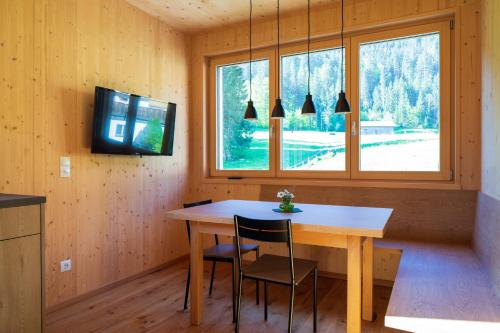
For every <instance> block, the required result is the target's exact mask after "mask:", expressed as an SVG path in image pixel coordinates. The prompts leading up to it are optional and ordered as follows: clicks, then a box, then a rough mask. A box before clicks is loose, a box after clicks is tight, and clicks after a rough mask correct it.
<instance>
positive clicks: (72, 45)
mask: <svg viewBox="0 0 500 333" xmlns="http://www.w3.org/2000/svg"><path fill="white" fill-rule="evenodd" d="M188 63H189V39H188V38H187V37H186V36H184V35H183V34H182V33H180V32H178V31H176V30H174V29H172V28H171V27H169V26H168V25H166V24H165V23H162V22H160V21H159V20H158V19H156V18H153V17H151V16H149V15H147V14H145V13H144V12H141V11H140V10H138V9H136V8H135V7H132V6H131V5H129V4H127V3H126V2H125V1H124V0H16V1H12V0H0V66H1V67H0V96H1V97H0V125H1V129H0V142H2V144H1V146H0V149H1V156H2V158H1V159H0V191H1V192H11V193H35V194H44V195H46V196H47V210H46V292H47V295H46V296H47V305H48V306H53V305H55V304H58V303H60V302H63V301H65V300H68V299H70V298H73V297H75V296H78V295H82V294H84V293H87V292H90V291H93V290H95V289H96V288H99V287H103V286H105V285H107V284H110V283H112V282H115V281H117V280H120V279H123V278H126V277H128V276H131V275H134V274H136V273H139V272H142V271H144V270H146V269H148V268H152V267H155V266H158V265H160V264H162V263H164V262H166V261H169V260H171V259H174V258H176V257H179V256H180V255H183V254H185V253H186V252H187V244H186V243H187V242H184V241H182V242H181V241H180V240H181V239H182V240H184V239H185V231H184V228H183V227H182V225H181V224H172V223H167V221H166V220H165V219H164V218H163V213H164V212H165V211H167V210H168V209H172V208H177V207H179V205H180V204H181V203H182V201H183V197H184V195H185V192H186V190H187V185H188V184H187V179H188V178H187V164H188V153H187V145H188V86H189V84H188V82H189V71H188ZM95 85H101V86H107V87H111V88H115V89H118V90H123V91H129V92H134V93H137V94H141V95H146V96H152V97H154V98H158V99H162V100H165V101H172V102H176V103H177V105H178V108H177V121H176V133H175V150H174V156H173V157H144V158H139V157H123V156H106V155H91V154H90V135H91V121H92V112H93V93H94V87H95ZM60 156H70V157H71V163H72V168H71V178H59V157H60ZM65 258H71V259H72V260H73V269H72V271H71V272H67V273H60V269H59V261H60V260H63V259H65Z"/></svg>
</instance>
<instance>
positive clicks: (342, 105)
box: [335, 0, 351, 113]
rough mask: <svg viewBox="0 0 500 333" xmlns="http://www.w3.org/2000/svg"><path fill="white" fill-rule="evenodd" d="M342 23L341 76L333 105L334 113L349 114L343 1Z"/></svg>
mask: <svg viewBox="0 0 500 333" xmlns="http://www.w3.org/2000/svg"><path fill="white" fill-rule="evenodd" d="M341 16H342V22H341V27H340V38H341V40H342V49H341V51H342V62H341V66H340V70H341V74H340V93H339V99H338V101H337V105H335V113H349V112H351V107H350V106H349V102H348V101H347V98H346V97H345V92H344V90H343V89H344V0H342V15H341Z"/></svg>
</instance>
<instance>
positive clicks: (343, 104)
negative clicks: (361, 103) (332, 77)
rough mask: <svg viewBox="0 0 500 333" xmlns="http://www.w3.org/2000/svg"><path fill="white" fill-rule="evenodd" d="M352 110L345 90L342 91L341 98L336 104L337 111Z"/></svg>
mask: <svg viewBox="0 0 500 333" xmlns="http://www.w3.org/2000/svg"><path fill="white" fill-rule="evenodd" d="M346 112H351V107H350V106H349V102H348V101H347V98H346V97H345V92H343V91H340V93H339V100H338V101H337V105H335V113H346Z"/></svg>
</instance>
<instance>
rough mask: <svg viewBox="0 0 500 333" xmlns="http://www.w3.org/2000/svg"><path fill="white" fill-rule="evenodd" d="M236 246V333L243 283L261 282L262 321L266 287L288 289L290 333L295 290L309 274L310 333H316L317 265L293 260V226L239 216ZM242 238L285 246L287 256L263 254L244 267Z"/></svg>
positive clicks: (266, 301) (236, 229)
mask: <svg viewBox="0 0 500 333" xmlns="http://www.w3.org/2000/svg"><path fill="white" fill-rule="evenodd" d="M234 226H235V234H236V246H237V252H238V267H239V271H240V274H239V275H240V276H239V284H238V285H239V288H238V302H237V310H236V328H235V330H236V333H238V332H239V324H240V310H241V288H242V282H243V279H252V280H256V281H257V282H259V281H264V320H267V304H268V283H277V284H281V285H286V286H289V287H290V308H289V313H288V332H289V333H290V332H292V322H293V302H294V296H295V295H294V294H295V287H296V286H298V285H299V284H300V283H301V282H302V281H303V280H304V279H305V278H306V277H307V276H308V275H309V274H310V273H312V272H314V280H313V287H314V300H313V313H314V323H313V329H314V332H316V326H317V325H316V323H317V289H316V285H317V281H318V263H317V262H316V261H311V260H304V259H295V258H294V257H293V243H292V224H291V221H290V220H289V219H288V220H256V219H250V218H246V217H242V216H238V215H235V216H234ZM241 238H247V239H252V240H255V241H261V242H272V243H286V244H287V245H288V256H276V255H270V254H264V255H263V256H262V257H259V258H257V260H256V261H255V262H253V263H251V264H249V265H246V266H243V264H242V258H241V255H242V254H243V252H242V250H243V248H242V244H241V240H240V239H241Z"/></svg>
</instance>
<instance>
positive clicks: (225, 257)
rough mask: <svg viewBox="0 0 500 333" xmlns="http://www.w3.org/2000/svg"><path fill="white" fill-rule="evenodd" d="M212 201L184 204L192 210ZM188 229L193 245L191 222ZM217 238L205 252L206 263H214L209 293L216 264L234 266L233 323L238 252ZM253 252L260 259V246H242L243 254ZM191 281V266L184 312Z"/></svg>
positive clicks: (231, 245)
mask: <svg viewBox="0 0 500 333" xmlns="http://www.w3.org/2000/svg"><path fill="white" fill-rule="evenodd" d="M211 203H212V200H205V201H199V202H192V203H187V204H184V208H191V207H196V206H202V205H208V204H211ZM186 227H187V235H188V241H189V243H191V228H190V226H189V221H186ZM214 236H215V245H214V246H212V247H210V248H208V249H205V250H204V251H203V260H204V261H211V262H212V274H211V277H210V289H209V291H208V294H209V295H212V288H213V285H214V274H215V263H216V262H227V263H230V264H231V265H232V273H233V274H232V276H233V283H232V284H233V288H232V290H233V294H232V296H233V297H232V298H233V322H235V321H236V311H235V308H236V306H235V299H236V286H235V282H236V264H235V261H236V257H237V255H238V254H237V251H236V245H235V244H219V237H218V236H217V235H214ZM251 251H255V257H256V258H258V257H259V246H258V245H255V244H242V245H241V254H242V255H243V254H245V253H248V252H251ZM190 280H191V266H189V269H188V274H187V281H186V293H185V295H184V310H186V309H187V303H188V296H189V283H190ZM256 303H257V304H259V282H258V281H257V285H256Z"/></svg>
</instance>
